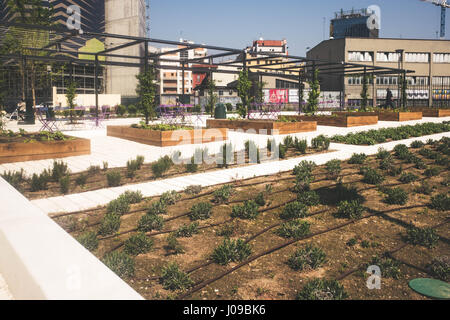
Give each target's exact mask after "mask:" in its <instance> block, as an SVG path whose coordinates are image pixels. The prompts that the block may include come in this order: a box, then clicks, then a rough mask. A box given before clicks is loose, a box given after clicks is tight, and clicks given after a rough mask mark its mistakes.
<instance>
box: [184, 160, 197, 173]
mask: <svg viewBox="0 0 450 320" xmlns="http://www.w3.org/2000/svg"><path fill="white" fill-rule="evenodd" d="M186 171H187V172H190V173H194V172H197V171H198V164H196V163H195V158H194V157H192V158H191V161H190V162H188V163H186Z"/></svg>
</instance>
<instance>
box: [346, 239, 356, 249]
mask: <svg viewBox="0 0 450 320" xmlns="http://www.w3.org/2000/svg"><path fill="white" fill-rule="evenodd" d="M357 242H358V241H357V240H356V239H355V238H351V239H349V240H348V241H347V243H346V244H347V246H349V247H353V246H354V245H356V243H357Z"/></svg>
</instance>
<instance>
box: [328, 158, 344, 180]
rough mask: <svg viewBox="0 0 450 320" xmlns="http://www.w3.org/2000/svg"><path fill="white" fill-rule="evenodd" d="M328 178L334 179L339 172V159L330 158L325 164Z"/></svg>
mask: <svg viewBox="0 0 450 320" xmlns="http://www.w3.org/2000/svg"><path fill="white" fill-rule="evenodd" d="M325 168H326V170H327V177H328V179H329V180H336V179H337V178H338V177H339V174H340V173H341V160H337V159H334V160H330V161H328V162H327V163H326V164H325Z"/></svg>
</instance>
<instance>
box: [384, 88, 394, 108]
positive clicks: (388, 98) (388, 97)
mask: <svg viewBox="0 0 450 320" xmlns="http://www.w3.org/2000/svg"><path fill="white" fill-rule="evenodd" d="M385 108H386V109H388V108H390V109H395V106H394V102H392V91H391V89H389V88H387V89H386V104H385Z"/></svg>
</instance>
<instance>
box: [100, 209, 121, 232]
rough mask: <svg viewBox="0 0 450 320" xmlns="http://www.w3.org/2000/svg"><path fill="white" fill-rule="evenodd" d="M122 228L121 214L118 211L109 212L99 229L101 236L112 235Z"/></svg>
mask: <svg viewBox="0 0 450 320" xmlns="http://www.w3.org/2000/svg"><path fill="white" fill-rule="evenodd" d="M119 228H120V214H117V213H114V212H113V213H107V214H106V215H105V216H104V217H103V219H102V221H101V223H100V228H99V229H98V234H99V235H101V236H107V235H112V234H114V233H115V232H117V231H118V230H119Z"/></svg>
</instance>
